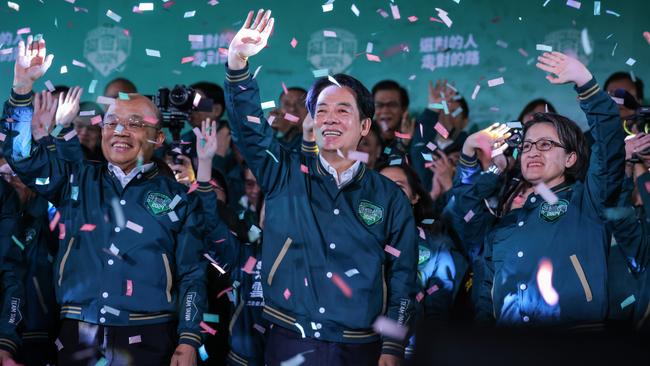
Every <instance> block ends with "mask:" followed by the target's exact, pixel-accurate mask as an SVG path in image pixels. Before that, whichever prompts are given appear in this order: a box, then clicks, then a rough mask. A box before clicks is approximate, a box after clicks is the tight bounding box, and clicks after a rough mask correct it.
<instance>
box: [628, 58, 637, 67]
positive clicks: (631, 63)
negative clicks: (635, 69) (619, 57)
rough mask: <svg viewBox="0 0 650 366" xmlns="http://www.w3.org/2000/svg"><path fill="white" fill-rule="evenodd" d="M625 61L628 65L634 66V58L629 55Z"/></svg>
mask: <svg viewBox="0 0 650 366" xmlns="http://www.w3.org/2000/svg"><path fill="white" fill-rule="evenodd" d="M625 63H626V64H627V65H628V66H634V64H635V63H636V60H635V59H633V58H631V57H630V58H628V59H627V61H625Z"/></svg>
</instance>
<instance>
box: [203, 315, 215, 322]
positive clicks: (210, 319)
mask: <svg viewBox="0 0 650 366" xmlns="http://www.w3.org/2000/svg"><path fill="white" fill-rule="evenodd" d="M203 321H204V322H208V323H219V314H210V313H203Z"/></svg>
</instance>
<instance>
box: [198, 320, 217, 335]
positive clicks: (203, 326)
mask: <svg viewBox="0 0 650 366" xmlns="http://www.w3.org/2000/svg"><path fill="white" fill-rule="evenodd" d="M199 326H201V329H203V331H204V332H205V333H210V334H211V335H215V334H217V331H216V329H214V328H212V327H211V326H209V325H207V324H206V323H205V322H204V321H201V322H200V323H199Z"/></svg>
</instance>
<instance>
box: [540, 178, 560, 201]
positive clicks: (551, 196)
mask: <svg viewBox="0 0 650 366" xmlns="http://www.w3.org/2000/svg"><path fill="white" fill-rule="evenodd" d="M535 192H536V193H537V194H539V195H540V196H542V198H543V199H544V201H546V202H548V203H549V204H551V205H554V204H556V203H557V202H558V201H559V200H558V198H557V196H556V195H555V193H553V191H551V189H550V188H548V186H547V185H546V184H544V182H541V183H539V184H538V185H536V186H535Z"/></svg>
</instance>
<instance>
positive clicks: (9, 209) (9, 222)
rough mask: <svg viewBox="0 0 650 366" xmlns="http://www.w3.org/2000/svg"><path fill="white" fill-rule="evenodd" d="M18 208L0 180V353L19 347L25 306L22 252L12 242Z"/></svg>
mask: <svg viewBox="0 0 650 366" xmlns="http://www.w3.org/2000/svg"><path fill="white" fill-rule="evenodd" d="M18 205H19V203H18V196H17V195H16V193H15V191H14V190H13V188H12V187H11V186H10V185H9V184H8V183H5V182H4V181H0V286H1V287H0V289H1V290H0V300H1V306H2V308H1V309H0V350H4V351H7V352H10V353H12V354H15V353H16V350H17V349H18V347H19V346H20V344H21V339H20V337H19V336H18V332H17V328H18V326H19V324H20V322H21V320H22V317H23V316H22V314H23V313H24V312H23V308H24V304H25V297H24V288H23V283H22V278H23V274H24V265H23V253H22V249H21V248H20V247H19V243H17V242H14V240H15V239H14V238H15V235H16V232H17V230H16V227H17V226H18ZM20 245H22V244H20Z"/></svg>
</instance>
